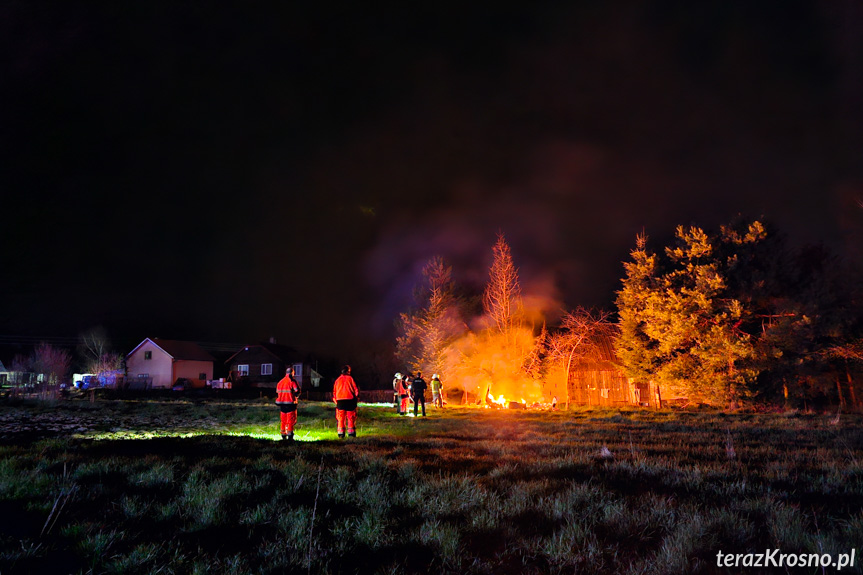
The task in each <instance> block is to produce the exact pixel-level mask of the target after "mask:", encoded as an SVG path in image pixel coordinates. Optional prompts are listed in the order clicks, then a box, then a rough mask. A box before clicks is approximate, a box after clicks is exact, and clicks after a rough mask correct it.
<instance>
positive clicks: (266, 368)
mask: <svg viewBox="0 0 863 575" xmlns="http://www.w3.org/2000/svg"><path fill="white" fill-rule="evenodd" d="M261 375H273V364H272V363H262V364H261Z"/></svg>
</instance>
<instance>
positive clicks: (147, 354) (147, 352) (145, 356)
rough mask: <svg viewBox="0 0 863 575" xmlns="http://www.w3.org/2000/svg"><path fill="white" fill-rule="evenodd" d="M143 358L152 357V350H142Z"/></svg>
mask: <svg viewBox="0 0 863 575" xmlns="http://www.w3.org/2000/svg"><path fill="white" fill-rule="evenodd" d="M144 359H153V352H152V351H145V352H144Z"/></svg>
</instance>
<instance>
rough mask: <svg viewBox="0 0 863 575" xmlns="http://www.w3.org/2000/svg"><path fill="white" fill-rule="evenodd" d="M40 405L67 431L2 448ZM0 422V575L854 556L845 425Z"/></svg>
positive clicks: (22, 434)
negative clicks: (343, 437)
mask: <svg viewBox="0 0 863 575" xmlns="http://www.w3.org/2000/svg"><path fill="white" fill-rule="evenodd" d="M51 410H53V413H54V414H55V415H57V418H55V419H54V421H59V420H63V421H66V420H71V421H73V422H74V425H75V427H76V428H80V429H83V431H76V432H74V433H70V434H63V435H62V436H60V437H56V432H55V431H54V430H53V429H39V428H38V427H37V428H34V427H33V426H32V425H30V426H29V427H26V429H24V428H22V429H21V430H20V431H19V432H15V431H14V420H15V418H20V419H21V420H22V421H23V420H27V421H30V422H32V421H33V420H34V418H33V417H29V418H28V417H27V415H28V414H29V415H30V416H36V415H40V414H45V413H51ZM0 418H2V420H3V421H4V422H5V423H4V425H5V426H6V427H4V429H5V430H6V433H5V435H4V440H5V441H4V445H3V446H2V447H0V517H3V518H4V519H3V521H2V522H0V572H2V573H7V572H10V573H12V572H39V573H43V572H46V573H52V572H56V573H157V572H158V573H195V572H201V573H204V572H220V573H269V572H297V573H300V572H302V573H307V572H309V571H311V572H312V573H354V572H357V573H405V572H407V573H427V572H431V571H436V572H442V573H448V572H452V573H557V572H560V573H570V572H573V571H578V572H592V573H633V574H635V573H699V572H700V573H711V572H716V568H715V556H716V552H717V551H718V550H720V549H721V550H723V551H726V552H728V551H730V552H739V553H743V552H750V551H751V552H757V551H762V550H764V549H765V548H774V547H778V548H781V549H782V551H783V552H789V553H791V552H818V553H821V552H828V553H847V552H850V550H851V547H852V546H853V545H855V544H857V543H858V542H860V541H863V513H861V511H860V509H863V468H861V465H860V462H861V461H863V426H861V418H860V417H858V416H852V415H848V416H843V419H842V422H841V424H839V425H837V424H835V423H831V421H830V420H831V417H830V416H829V415H825V416H821V415H814V414H793V415H791V416H783V415H781V414H776V415H770V414H764V415H757V414H723V413H706V412H670V411H669V412H649V411H638V410H623V411H620V410H608V409H581V410H575V411H570V412H555V413H548V412H508V411H501V412H498V411H483V410H476V409H467V408H465V409H449V408H448V409H447V410H444V411H443V412H441V411H431V415H430V417H428V418H426V419H422V418H420V419H413V418H399V417H397V416H395V414H394V413H392V411H391V410H390V409H387V408H384V407H370V406H366V407H361V413H360V420H359V434H360V437H359V438H358V439H357V440H355V441H338V440H337V439H336V438H335V429H334V421H333V420H332V412H331V410H330V408H329V406H327V405H324V404H311V405H309V404H305V405H304V406H303V407H301V411H300V426H299V427H298V430H297V431H298V436H299V437H305V438H306V439H310V440H313V441H303V442H297V444H295V445H287V444H285V443H282V442H279V441H273V440H272V439H275V438H276V437H277V435H278V434H277V423H276V422H277V413H276V411H275V409H273V408H272V406H271V405H269V403H267V402H263V401H243V402H229V401H222V402H218V403H216V402H213V403H205V402H198V403H195V402H183V401H181V402H177V403H170V402H168V403H165V402H153V403H148V402H137V403H127V402H102V403H97V404H96V405H95V406H86V407H82V406H76V405H64V404H58V405H54V406H51V407H50V408H46V407H45V406H42V405H39V404H33V405H26V404H18V405H15V406H6V407H2V408H0ZM36 419H38V418H36ZM198 424H200V425H199V426H196V425H198ZM10 429H12V431H9V430H10ZM173 432H176V434H175V436H170V435H171V433H173ZM161 435H169V436H164V437H162V436H161ZM188 435H191V436H188ZM731 451H733V457H732V456H731V455H730V453H731ZM321 465H323V468H322V470H323V473H322V478H321V481H320V485H319V490H318V483H317V478H318V471H319V469H320V466H321ZM58 501H60V502H62V503H63V505H62V508H61V510H60V511H59V512H58V511H57V509H58V508H59V507H60V506H59V505H58ZM48 519H51V522H52V523H51V525H52V528H51V529H50V530H47V532H43V530H44V529H45V525H46V521H47V520H48ZM313 521H314V524H313V523H312V522H313ZM309 533H313V538H312V540H309ZM858 555H859V554H858ZM752 572H757V570H753V571H752Z"/></svg>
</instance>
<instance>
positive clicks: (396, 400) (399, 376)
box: [393, 371, 402, 414]
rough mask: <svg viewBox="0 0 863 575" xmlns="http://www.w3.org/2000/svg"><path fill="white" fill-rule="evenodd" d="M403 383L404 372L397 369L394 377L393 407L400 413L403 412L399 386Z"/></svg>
mask: <svg viewBox="0 0 863 575" xmlns="http://www.w3.org/2000/svg"><path fill="white" fill-rule="evenodd" d="M401 383H402V374H401V372H400V371H397V372H396V375H395V377H394V378H393V407H395V408H396V410H397V411H398V412H399V414H401V412H402V408H401V398H400V397H399V395H400V392H399V386H400V385H401Z"/></svg>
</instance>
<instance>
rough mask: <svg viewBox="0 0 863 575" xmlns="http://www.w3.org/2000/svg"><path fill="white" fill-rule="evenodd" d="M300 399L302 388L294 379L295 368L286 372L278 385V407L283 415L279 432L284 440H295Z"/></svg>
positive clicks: (290, 368)
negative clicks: (298, 400)
mask: <svg viewBox="0 0 863 575" xmlns="http://www.w3.org/2000/svg"><path fill="white" fill-rule="evenodd" d="M299 397H300V386H299V384H298V383H297V380H296V379H294V368H292V367H289V368H288V369H286V370H285V377H283V378H282V380H281V381H279V383H278V384H276V405H278V406H279V410H280V411H281V413H280V414H279V416H280V419H281V425H280V427H279V430H280V431H281V433H282V439H284V440H287V441H293V440H294V426H295V425H296V424H297V399H299Z"/></svg>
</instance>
